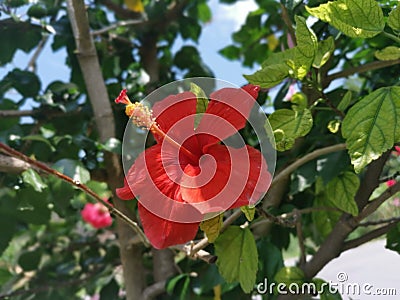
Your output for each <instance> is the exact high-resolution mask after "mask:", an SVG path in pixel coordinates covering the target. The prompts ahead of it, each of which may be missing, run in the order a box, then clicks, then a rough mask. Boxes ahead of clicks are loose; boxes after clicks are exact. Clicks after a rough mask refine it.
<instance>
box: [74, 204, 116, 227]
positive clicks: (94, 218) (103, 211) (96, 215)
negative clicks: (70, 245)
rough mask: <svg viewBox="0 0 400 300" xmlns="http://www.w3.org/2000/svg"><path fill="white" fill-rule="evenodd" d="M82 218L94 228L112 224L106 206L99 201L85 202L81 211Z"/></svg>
mask: <svg viewBox="0 0 400 300" xmlns="http://www.w3.org/2000/svg"><path fill="white" fill-rule="evenodd" d="M81 216H82V219H83V220H84V221H85V222H87V223H89V224H90V225H92V226H93V227H94V228H98V229H99V228H104V227H108V226H110V225H111V224H112V218H111V215H110V212H109V211H108V209H107V207H105V206H104V205H103V204H100V203H95V204H93V203H86V205H85V207H84V208H83V210H82V211H81Z"/></svg>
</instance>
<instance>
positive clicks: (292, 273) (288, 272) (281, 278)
mask: <svg viewBox="0 0 400 300" xmlns="http://www.w3.org/2000/svg"><path fill="white" fill-rule="evenodd" d="M274 279H275V281H276V282H278V283H284V284H285V285H286V286H289V285H290V284H292V283H295V284H298V285H299V286H300V285H301V284H303V283H304V273H303V271H302V270H301V269H300V268H297V267H283V268H282V269H280V270H279V271H278V273H276V275H275V277H274Z"/></svg>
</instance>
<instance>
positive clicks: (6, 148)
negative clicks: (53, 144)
mask: <svg viewBox="0 0 400 300" xmlns="http://www.w3.org/2000/svg"><path fill="white" fill-rule="evenodd" d="M0 148H1V149H3V150H4V151H5V152H6V153H8V154H10V155H12V156H14V157H17V158H19V159H21V160H23V161H25V162H27V163H29V164H31V165H33V166H35V167H37V168H39V169H40V170H42V171H43V172H45V173H47V174H50V175H54V176H56V177H58V178H60V179H62V180H64V181H66V182H68V183H69V184H71V185H73V186H75V187H77V188H79V189H80V190H82V191H83V192H85V193H86V194H88V195H90V196H91V197H92V198H94V199H95V200H96V201H97V202H99V203H101V204H103V205H105V206H106V207H107V208H108V209H109V211H110V213H112V214H114V215H115V216H117V217H119V218H120V219H121V220H123V221H125V222H126V223H127V224H128V225H129V226H131V227H132V228H133V229H134V230H135V232H136V233H137V234H138V235H140V237H141V239H142V242H143V243H144V244H145V245H146V246H149V245H150V244H149V242H148V240H147V237H146V236H145V234H144V233H143V231H142V230H141V229H140V227H139V225H138V224H137V223H136V222H134V221H132V220H131V219H130V218H129V217H128V216H126V215H125V214H124V213H122V212H121V211H120V210H118V209H117V208H115V207H114V206H113V205H112V204H110V203H108V202H107V201H105V200H104V199H103V198H101V197H100V196H99V195H97V194H96V193H95V192H93V191H92V190H91V189H90V188H89V187H87V186H86V185H84V184H82V183H80V182H79V181H78V180H74V179H72V178H71V177H68V176H66V175H64V174H62V173H60V172H58V171H56V170H54V169H52V168H50V167H48V166H47V165H45V164H44V163H42V162H40V161H37V160H34V159H32V158H30V157H28V156H26V155H25V154H23V153H21V152H19V151H17V150H15V149H13V148H11V147H9V146H7V145H5V144H3V143H1V142H0Z"/></svg>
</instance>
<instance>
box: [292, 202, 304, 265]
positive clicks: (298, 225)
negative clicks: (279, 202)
mask: <svg viewBox="0 0 400 300" xmlns="http://www.w3.org/2000/svg"><path fill="white" fill-rule="evenodd" d="M294 213H295V214H296V220H297V221H296V233H297V239H298V241H299V248H300V259H299V264H300V266H304V264H305V263H306V248H305V246H304V236H303V229H302V227H301V226H302V224H301V213H299V211H298V210H297V209H295V210H294Z"/></svg>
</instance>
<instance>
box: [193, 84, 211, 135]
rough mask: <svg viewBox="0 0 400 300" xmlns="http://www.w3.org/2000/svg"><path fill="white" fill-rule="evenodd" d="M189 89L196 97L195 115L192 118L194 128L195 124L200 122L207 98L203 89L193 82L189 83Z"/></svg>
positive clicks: (206, 104)
mask: <svg viewBox="0 0 400 300" xmlns="http://www.w3.org/2000/svg"><path fill="white" fill-rule="evenodd" d="M190 91H191V92H192V93H193V94H195V95H196V98H197V102H196V117H195V119H194V128H195V129H196V128H197V126H198V125H199V124H200V120H201V117H202V116H203V113H205V112H206V110H207V106H208V98H207V95H206V93H204V91H203V89H202V88H201V87H199V86H198V85H197V84H195V83H193V82H191V83H190Z"/></svg>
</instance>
